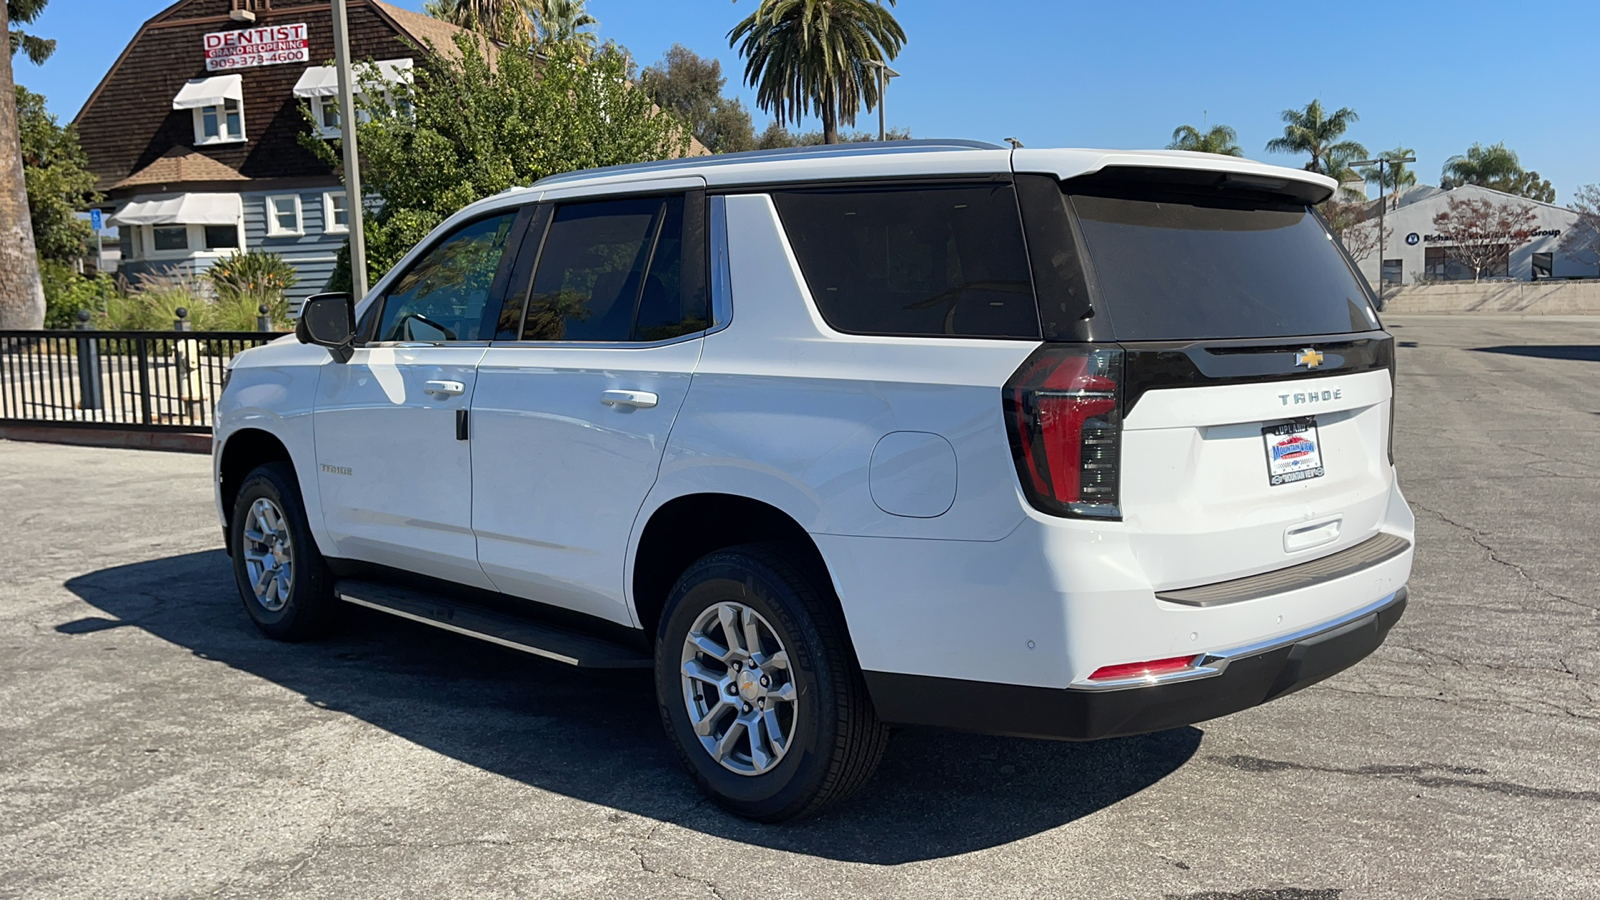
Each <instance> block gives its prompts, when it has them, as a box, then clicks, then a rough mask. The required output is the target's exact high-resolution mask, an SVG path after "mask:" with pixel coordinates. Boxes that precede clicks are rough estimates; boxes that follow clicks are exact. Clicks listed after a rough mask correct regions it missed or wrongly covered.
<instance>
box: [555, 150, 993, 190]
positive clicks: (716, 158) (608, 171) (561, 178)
mask: <svg viewBox="0 0 1600 900" xmlns="http://www.w3.org/2000/svg"><path fill="white" fill-rule="evenodd" d="M1004 149H1005V148H1004V147H1002V146H1000V145H999V144H991V143H989V142H988V141H968V140H962V139H960V138H921V139H916V140H908V141H852V142H851V143H847V144H817V145H814V146H810V147H774V148H773V149H771V150H746V151H744V152H742V153H714V154H712V155H710V156H686V157H682V158H680V159H658V160H652V161H650V162H640V163H627V164H625V165H620V166H603V167H601V168H598V169H580V170H578V171H576V172H563V173H561V174H559V175H550V176H547V177H545V178H541V179H539V180H538V181H535V182H534V183H533V185H531V186H532V187H549V186H551V185H555V184H561V183H565V182H568V181H577V180H579V179H583V178H590V177H593V176H596V175H625V174H628V173H631V172H652V171H657V170H660V169H677V168H683V167H685V166H727V165H735V164H737V163H743V162H759V161H761V160H766V159H782V160H802V159H817V158H822V157H829V156H868V155H872V154H875V153H924V152H929V151H936V150H1004Z"/></svg>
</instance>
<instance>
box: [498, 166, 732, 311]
mask: <svg viewBox="0 0 1600 900" xmlns="http://www.w3.org/2000/svg"><path fill="white" fill-rule="evenodd" d="M683 220H684V198H683V197H682V196H675V197H635V198H629V199H624V200H607V201H601V202H596V203H575V204H569V205H566V206H562V207H560V208H558V209H557V210H556V213H555V217H554V219H553V220H552V221H551V223H550V230H549V233H548V235H546V237H545V239H544V249H543V251H542V252H541V253H540V256H539V269H538V271H537V272H535V273H534V277H533V287H532V290H531V292H530V293H529V295H528V306H527V316H526V318H525V319H524V321H523V326H522V339H523V340H525V341H657V340H665V339H667V338H671V337H677V336H679V335H683V334H690V333H693V332H696V331H703V330H704V329H705V328H706V300H705V291H704V290H703V288H701V287H700V286H699V282H700V281H701V280H702V279H689V280H692V281H694V282H695V283H694V284H688V283H686V278H685V272H686V271H687V270H688V269H687V267H688V266H690V265H700V266H703V265H704V264H703V262H700V261H698V260H697V259H696V258H695V255H694V252H692V251H691V250H690V249H689V248H688V246H687V244H688V243H689V242H686V241H685V240H684V233H683Z"/></svg>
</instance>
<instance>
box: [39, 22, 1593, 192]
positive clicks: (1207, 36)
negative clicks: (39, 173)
mask: <svg viewBox="0 0 1600 900" xmlns="http://www.w3.org/2000/svg"><path fill="white" fill-rule="evenodd" d="M394 2H398V3H399V4H400V5H403V6H407V7H410V8H413V9H420V8H421V6H422V0H394ZM755 3H756V0H738V2H735V3H729V2H727V0H671V2H663V0H590V2H589V11H590V13H591V14H592V15H594V17H595V18H597V19H599V20H600V28H599V29H598V31H599V34H600V35H601V37H602V38H609V39H613V40H616V41H618V42H620V43H621V44H623V45H624V46H626V47H628V48H629V49H630V50H631V51H632V52H633V54H634V55H635V57H637V58H638V59H639V60H640V62H641V64H649V63H650V62H653V61H655V60H656V59H658V58H659V57H660V56H661V54H662V53H663V52H664V51H665V50H666V49H667V48H668V47H670V46H671V45H672V44H673V43H675V42H676V43H682V44H684V45H686V46H688V47H690V48H691V49H693V50H694V51H695V52H697V53H700V54H701V55H705V56H715V57H716V58H718V59H720V60H721V61H722V65H723V71H724V74H727V75H728V76H729V87H730V88H735V89H737V90H738V91H739V94H740V96H742V97H743V98H744V100H745V102H746V104H747V105H749V106H751V107H752V110H753V111H754V112H755V115H756V119H757V123H758V127H760V126H761V125H762V124H764V123H765V121H766V119H767V118H768V117H767V116H766V115H765V114H763V113H761V112H760V111H759V110H754V105H753V102H752V100H753V97H752V94H751V92H750V91H749V90H748V89H744V88H743V87H742V85H741V84H740V76H741V74H742V72H743V66H742V65H741V63H740V60H739V59H738V56H737V55H736V54H735V53H734V52H733V51H732V50H730V49H729V48H728V41H727V37H726V35H727V32H728V29H730V28H732V27H733V25H734V23H736V22H737V21H738V20H739V19H740V18H741V17H743V16H745V15H748V14H749V11H750V10H752V9H754V7H755ZM167 5H168V4H167V3H165V2H162V0H116V2H111V0H51V3H50V5H49V7H48V8H47V9H46V11H45V14H44V15H43V16H42V17H41V18H40V20H39V21H38V22H37V23H35V25H34V26H33V27H32V29H31V30H32V31H33V32H34V33H37V34H40V35H42V36H45V37H54V38H56V39H58V40H59V41H60V46H59V49H58V50H57V52H56V55H55V56H54V57H53V58H52V59H51V60H50V61H49V62H48V63H46V64H45V66H44V67H43V68H37V67H35V66H33V65H32V64H31V63H29V62H27V61H26V60H25V59H22V58H20V57H19V58H18V60H17V80H18V81H20V82H21V83H23V84H26V85H27V86H29V87H30V88H32V89H34V90H37V91H40V92H42V93H44V94H45V95H46V96H47V97H48V98H49V101H50V107H51V109H52V110H53V111H54V112H56V113H57V114H59V115H60V116H61V117H62V118H63V119H70V118H71V117H72V116H73V115H75V114H76V113H77V111H78V108H79V107H80V106H81V105H82V103H83V101H84V100H85V99H86V98H87V97H88V95H89V92H90V91H92V90H93V89H94V86H95V84H96V83H97V82H98V81H99V79H100V77H101V76H102V75H104V74H105V71H106V69H107V68H108V67H109V66H110V65H111V63H112V61H113V60H115V58H116V56H117V54H118V53H119V52H121V50H122V48H123V46H124V45H125V44H126V43H127V42H128V40H129V39H130V38H132V37H133V35H134V33H135V32H136V31H137V30H138V27H139V25H140V23H141V22H143V21H144V20H145V19H147V18H149V17H150V16H152V15H154V14H155V13H157V12H159V11H160V10H161V9H164V8H165V7H166V6H167ZM895 15H896V17H897V18H898V19H899V20H900V22H901V24H902V25H903V26H904V27H905V29H906V32H907V35H908V36H909V43H908V44H907V46H906V49H905V51H904V52H903V53H902V54H901V55H900V58H899V59H898V60H896V62H895V64H894V65H895V68H897V69H898V70H899V71H900V72H901V73H903V76H904V77H902V78H899V79H896V80H895V82H894V83H893V84H892V85H891V87H890V90H889V102H888V112H889V123H890V125H891V127H894V126H898V127H907V128H910V129H911V131H912V133H913V135H914V136H917V137H968V138H980V139H985V140H990V141H996V142H998V141H1000V139H1002V138H1005V137H1011V136H1015V137H1017V138H1019V139H1021V140H1022V141H1023V142H1024V143H1025V144H1028V145H1029V146H1036V147H1042V146H1078V147H1159V146H1163V145H1165V144H1166V142H1167V141H1168V140H1170V137H1171V133H1172V129H1173V128H1175V127H1177V126H1178V125H1181V124H1193V125H1195V126H1200V125H1201V124H1202V122H1203V121H1209V122H1211V123H1219V122H1220V123H1225V124H1228V125H1231V126H1233V127H1234V128H1236V129H1237V130H1238V132H1239V141H1240V144H1241V145H1242V146H1243V147H1244V149H1245V152H1246V155H1248V156H1251V157H1254V158H1258V159H1263V160H1266V161H1270V162H1279V163H1284V164H1291V165H1300V164H1302V163H1303V160H1302V159H1299V158H1297V157H1290V156H1279V155H1276V154H1269V153H1267V152H1266V151H1265V149H1264V145H1265V144H1266V142H1267V141H1268V140H1269V139H1271V138H1272V137H1274V136H1276V135H1277V134H1279V133H1280V132H1281V129H1282V123H1281V121H1280V120H1279V113H1280V112H1281V111H1282V110H1283V109H1285V108H1287V107H1291V106H1304V105H1305V104H1306V103H1307V102H1308V101H1309V100H1311V99H1312V98H1321V99H1322V101H1323V103H1324V104H1327V105H1329V106H1332V107H1339V106H1350V107H1353V108H1354V109H1355V110H1356V111H1357V112H1358V113H1360V114H1361V121H1360V122H1359V123H1357V125H1356V126H1355V127H1354V128H1353V129H1352V131H1351V134H1350V136H1351V137H1353V138H1355V139H1357V140H1360V141H1362V142H1363V143H1365V144H1366V145H1367V148H1368V149H1369V150H1371V151H1373V152H1377V151H1380V150H1384V149H1387V148H1391V147H1394V146H1397V145H1404V146H1407V147H1411V148H1413V149H1415V150H1416V151H1417V153H1416V155H1417V158H1418V163H1417V165H1416V169H1417V171H1418V175H1419V177H1420V178H1421V180H1422V181H1424V182H1429V183H1436V182H1437V181H1438V177H1439V169H1440V167H1441V166H1442V165H1443V163H1444V160H1445V159H1446V158H1447V157H1448V156H1450V155H1451V154H1456V153H1463V152H1465V151H1466V148H1467V147H1468V146H1469V145H1470V144H1472V143H1473V142H1474V141H1481V142H1484V143H1492V142H1494V141H1502V140H1503V141H1505V142H1506V143H1507V145H1509V146H1510V147H1511V148H1512V149H1514V150H1516V151H1517V153H1518V154H1519V155H1520V156H1521V158H1522V163H1523V165H1524V166H1526V167H1528V168H1532V169H1536V170H1538V171H1539V173H1540V174H1541V175H1543V176H1544V177H1546V178H1549V179H1551V180H1552V181H1554V182H1555V186H1556V190H1557V192H1558V195H1559V198H1560V199H1561V200H1562V201H1563V202H1564V201H1565V200H1566V199H1567V198H1568V197H1570V196H1571V194H1572V191H1573V189H1574V188H1576V187H1577V186H1578V185H1580V184H1586V183H1592V182H1600V150H1597V148H1600V116H1597V115H1596V114H1597V113H1600V93H1597V92H1596V91H1595V89H1594V67H1593V59H1594V54H1595V53H1596V49H1595V40H1594V35H1595V34H1597V33H1600V3H1595V2H1593V0H1551V2H1541V3H1538V4H1529V5H1527V6H1518V5H1515V4H1505V3H1503V2H1495V3H1491V2H1482V0H1460V2H1451V3H1442V2H1439V3H1407V2H1403V0H1396V2H1390V3H1387V4H1356V3H1351V4H1347V5H1342V6H1341V5H1335V4H1327V3H1319V4H1290V3H1283V2H1276V3H1268V2H1242V0H1240V2H1227V0H1213V2H1206V3H1196V2H1168V3H1158V2H1141V0H1119V2H1047V0H987V2H984V3H972V2H970V0H969V2H959V3H958V2H956V0H902V2H901V3H900V5H899V6H898V7H896V9H895ZM859 125H860V127H862V128H863V129H867V128H871V129H874V130H875V129H876V117H872V118H871V119H868V118H866V117H863V119H862V120H861V121H860V123H859Z"/></svg>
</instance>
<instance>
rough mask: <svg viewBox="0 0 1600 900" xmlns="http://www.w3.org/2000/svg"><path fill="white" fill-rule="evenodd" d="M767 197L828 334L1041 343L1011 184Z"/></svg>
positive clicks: (808, 192)
mask: <svg viewBox="0 0 1600 900" xmlns="http://www.w3.org/2000/svg"><path fill="white" fill-rule="evenodd" d="M772 198H773V202H774V203H776V204H777V207H778V214H779V216H780V217H781V218H782V219H783V227H784V231H785V232H787V234H788V236H789V244H790V246H791V247H793V248H794V254H795V257H796V258H797V259H798V260H799V262H800V270H801V272H802V273H803V274H804V275H805V280H806V284H807V285H808V286H809V287H810V288H811V296H812V297H813V298H814V299H815V301H816V304H817V308H818V310H819V311H820V312H821V313H822V317H823V319H825V320H826V321H827V323H828V324H829V325H830V326H832V327H833V328H835V329H837V330H839V331H843V332H848V333H852V334H877V335H904V336H915V337H922V336H927V337H969V338H980V337H984V338H1032V339H1035V340H1037V339H1038V337H1039V312H1038V308H1037V306H1036V304H1035V302H1034V296H1033V284H1032V281H1031V279H1030V276H1029V271H1028V255H1027V250H1026V248H1025V245H1024V243H1023V237H1022V224H1021V221H1020V219H1019V218H1018V214H1017V199H1016V194H1015V192H1014V191H1013V190H1012V187H1011V185H1009V184H983V185H959V186H946V185H938V186H928V185H920V186H906V187H903V188H902V187H882V186H878V187H860V188H847V189H821V190H806V191H798V190H788V191H783V190H780V191H774V192H773V194H772Z"/></svg>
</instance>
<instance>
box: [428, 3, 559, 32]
mask: <svg viewBox="0 0 1600 900" xmlns="http://www.w3.org/2000/svg"><path fill="white" fill-rule="evenodd" d="M535 2H536V0H428V2H427V3H424V4H423V6H422V10H423V12H425V13H427V14H428V15H430V16H433V17H434V18H435V19H442V20H444V21H446V22H449V23H450V24H452V25H459V26H461V27H462V28H467V29H470V30H472V31H476V32H480V33H482V34H486V35H488V36H489V37H491V38H494V39H495V40H500V41H514V40H529V39H531V38H532V37H533V34H534V30H533V15H534V3H535Z"/></svg>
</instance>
